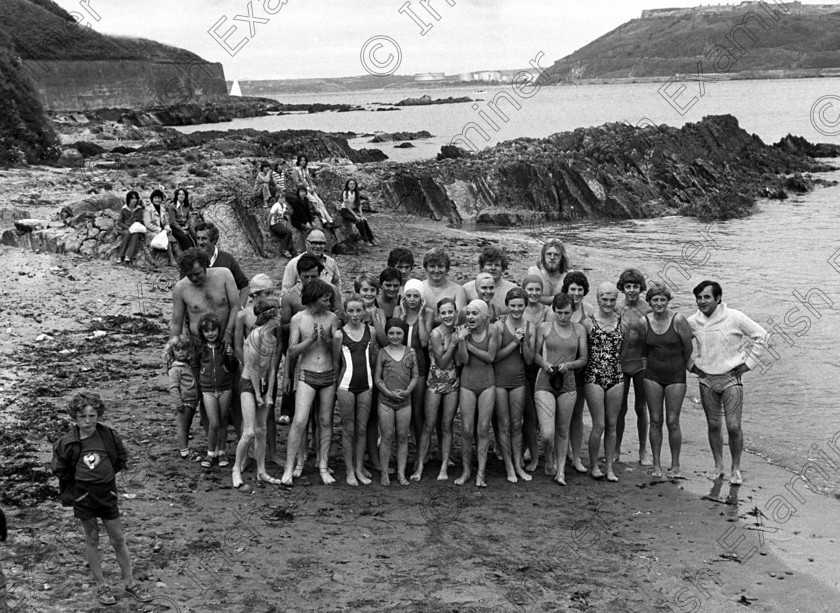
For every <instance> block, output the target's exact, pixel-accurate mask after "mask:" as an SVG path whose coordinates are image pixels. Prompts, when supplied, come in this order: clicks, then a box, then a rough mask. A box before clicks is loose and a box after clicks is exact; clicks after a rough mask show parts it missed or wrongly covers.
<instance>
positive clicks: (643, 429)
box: [615, 369, 651, 466]
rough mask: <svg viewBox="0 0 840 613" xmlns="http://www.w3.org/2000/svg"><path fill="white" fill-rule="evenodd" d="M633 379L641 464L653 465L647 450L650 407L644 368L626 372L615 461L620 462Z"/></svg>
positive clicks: (616, 432)
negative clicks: (646, 398)
mask: <svg viewBox="0 0 840 613" xmlns="http://www.w3.org/2000/svg"><path fill="white" fill-rule="evenodd" d="M631 380H632V381H633V397H634V408H635V410H636V429H637V430H638V433H639V464H641V465H642V466H651V461H650V456H649V455H648V450H647V440H648V407H647V403H646V402H645V390H646V389H647V388H646V386H645V371H644V369H642V370H640V371H638V372H636V373H634V374H632V375H631V374H629V373H624V393H623V394H622V396H621V411H620V412H619V414H618V423H617V424H616V430H615V461H616V462H618V460H619V457H620V456H621V441H622V440H623V439H624V418H625V416H626V415H627V398H628V396H629V395H630V381H631Z"/></svg>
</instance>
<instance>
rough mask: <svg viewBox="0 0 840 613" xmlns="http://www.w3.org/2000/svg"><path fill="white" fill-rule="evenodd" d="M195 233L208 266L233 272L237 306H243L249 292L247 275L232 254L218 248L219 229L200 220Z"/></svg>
mask: <svg viewBox="0 0 840 613" xmlns="http://www.w3.org/2000/svg"><path fill="white" fill-rule="evenodd" d="M195 234H196V241H197V242H198V248H199V249H203V250H204V251H205V252H206V253H207V255H208V256H209V258H210V268H227V269H228V270H229V271H230V272H231V274H233V280H234V281H236V289H238V290H239V306H240V307H244V306H245V305H246V304H247V302H248V295H249V294H250V293H251V290H250V288H249V287H248V277H246V276H245V273H244V272H242V268H241V267H240V266H239V262H237V261H236V258H234V257H233V255H231V254H230V253H228V252H227V251H222V250H221V249H219V245H218V242H219V229H218V228H217V227H216V224H214V223H211V222H209V221H207V222H202V223H200V224H198V225H197V226H196V227H195Z"/></svg>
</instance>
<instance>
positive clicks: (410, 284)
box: [403, 279, 423, 296]
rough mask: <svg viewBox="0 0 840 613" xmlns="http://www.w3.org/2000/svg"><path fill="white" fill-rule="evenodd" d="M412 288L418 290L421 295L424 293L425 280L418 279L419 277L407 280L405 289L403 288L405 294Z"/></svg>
mask: <svg viewBox="0 0 840 613" xmlns="http://www.w3.org/2000/svg"><path fill="white" fill-rule="evenodd" d="M410 290H415V291H417V292H418V293H419V294H420V295H421V296H422V295H423V282H422V281H418V280H417V279H409V280H408V281H406V282H405V289H404V290H403V294H405V293H407V292H408V291H410Z"/></svg>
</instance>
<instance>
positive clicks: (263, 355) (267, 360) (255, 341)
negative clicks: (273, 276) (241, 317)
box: [231, 299, 280, 488]
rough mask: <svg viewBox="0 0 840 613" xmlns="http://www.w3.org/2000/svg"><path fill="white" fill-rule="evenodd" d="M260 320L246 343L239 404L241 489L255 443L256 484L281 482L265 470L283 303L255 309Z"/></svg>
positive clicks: (236, 480) (237, 477) (237, 480)
mask: <svg viewBox="0 0 840 613" xmlns="http://www.w3.org/2000/svg"><path fill="white" fill-rule="evenodd" d="M253 308H254V313H255V314H256V316H257V320H256V322H255V324H254V328H253V329H252V330H251V332H250V334H248V337H247V338H246V339H245V342H244V343H243V345H242V347H243V358H244V360H243V365H242V377H241V378H240V379H239V400H240V405H241V406H242V436H241V437H240V438H239V444H238V445H237V447H236V460H235V461H234V463H233V471H232V474H231V479H232V481H233V487H234V488H240V487H242V485H243V483H242V470H243V468H244V467H245V465H246V463H247V462H248V448H249V447H250V446H251V443H252V442H253V443H254V453H255V455H256V460H257V481H261V482H263V483H269V484H271V485H279V484H280V479H276V478H274V477H272V476H271V475H269V474H268V471H267V470H266V468H265V450H266V425H267V422H268V414H269V412H272V411H273V410H274V403H275V400H276V398H277V367H278V366H279V365H280V341H279V340H278V338H277V336H278V334H279V328H280V303H279V302H277V301H276V300H271V299H264V300H260V301H259V302H257V304H255V305H254V307H253Z"/></svg>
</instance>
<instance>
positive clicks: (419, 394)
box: [411, 377, 429, 471]
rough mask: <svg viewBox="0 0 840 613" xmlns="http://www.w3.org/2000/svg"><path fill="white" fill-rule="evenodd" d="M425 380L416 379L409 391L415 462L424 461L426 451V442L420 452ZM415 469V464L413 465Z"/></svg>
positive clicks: (423, 417)
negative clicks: (415, 447)
mask: <svg viewBox="0 0 840 613" xmlns="http://www.w3.org/2000/svg"><path fill="white" fill-rule="evenodd" d="M425 400H426V380H425V378H423V377H420V379H419V380H418V381H417V386H416V387H415V388H414V389H413V390H412V391H411V426H412V430H413V432H414V443H415V445H417V449H416V452H417V458H416V459H415V464H416V463H417V461H418V460H419V461H420V462H425V461H426V451H428V447H429V445H428V443H427V444H426V449H424V450H423V453H422V454H421V453H420V439H421V438H422V437H423V426H424V424H425V421H426V419H425V411H426V406H425V405H426V403H425V402H424V401H425ZM415 471H416V466H415Z"/></svg>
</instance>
